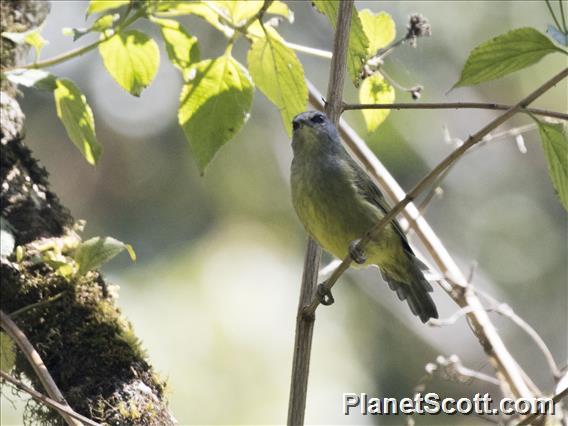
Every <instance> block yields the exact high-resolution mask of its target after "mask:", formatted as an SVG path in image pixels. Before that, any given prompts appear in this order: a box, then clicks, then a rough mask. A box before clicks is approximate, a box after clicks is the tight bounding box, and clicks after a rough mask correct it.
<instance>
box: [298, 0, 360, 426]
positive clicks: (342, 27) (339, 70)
mask: <svg viewBox="0 0 568 426" xmlns="http://www.w3.org/2000/svg"><path fill="white" fill-rule="evenodd" d="M353 3H354V0H345V1H342V2H341V3H340V5H339V11H338V15H337V23H336V26H335V28H336V31H335V36H334V40H333V52H334V54H333V58H332V60H331V69H330V74H329V82H328V90H327V100H328V103H327V104H326V106H325V109H326V113H327V115H328V117H329V118H330V119H331V120H332V121H333V122H334V123H335V124H336V125H337V123H338V121H339V117H340V115H341V104H342V99H343V84H344V81H345V71H346V66H345V64H346V61H347V44H348V41H349V30H350V27H351V16H352V13H353ZM320 258H321V249H320V248H319V246H318V245H317V244H316V243H315V242H314V241H313V240H312V239H309V241H308V246H307V248H306V256H305V260H304V273H303V276H302V287H301V290H300V302H299V305H298V314H297V317H296V336H295V341H294V358H293V363H292V379H291V383H290V400H289V405H288V422H287V424H288V426H299V425H303V424H304V416H305V410H306V397H307V387H308V376H309V370H310V357H311V347H312V337H313V328H314V322H315V315H310V316H306V315H304V314H303V307H304V306H305V305H306V303H309V301H310V299H311V298H312V297H313V295H314V294H315V288H316V284H317V278H318V276H317V275H318V269H319V262H320Z"/></svg>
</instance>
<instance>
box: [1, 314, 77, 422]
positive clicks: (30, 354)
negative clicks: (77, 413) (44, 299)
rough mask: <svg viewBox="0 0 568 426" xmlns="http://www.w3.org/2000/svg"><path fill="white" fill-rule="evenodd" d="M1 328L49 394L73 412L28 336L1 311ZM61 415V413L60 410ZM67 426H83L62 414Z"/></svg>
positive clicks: (67, 415)
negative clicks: (21, 353)
mask: <svg viewBox="0 0 568 426" xmlns="http://www.w3.org/2000/svg"><path fill="white" fill-rule="evenodd" d="M0 327H2V329H3V330H4V331H5V332H6V334H8V336H10V337H11V338H12V340H14V342H16V345H18V347H19V348H20V350H21V351H22V352H23V353H24V355H25V356H26V358H27V359H28V361H29V362H30V364H31V365H32V367H33V369H34V371H35V373H36V374H37V376H38V378H39V380H40V382H41V384H42V385H43V387H44V388H45V390H46V391H47V394H48V395H49V396H50V397H51V398H53V399H54V400H56V401H57V402H58V403H59V404H61V405H62V406H63V407H65V408H67V410H70V411H73V410H72V409H71V407H70V406H69V404H67V401H66V400H65V397H64V396H63V394H62V393H61V391H60V390H59V388H58V387H57V384H56V383H55V381H54V380H53V378H52V377H51V374H49V371H48V370H47V367H46V366H45V364H44V363H43V361H42V359H41V357H40V356H39V354H38V353H37V351H36V350H35V348H34V347H33V345H32V344H31V343H30V341H29V340H28V338H27V337H26V335H25V334H24V332H23V331H22V330H20V328H19V327H18V326H17V325H16V323H15V322H14V321H12V319H11V318H10V316H9V315H8V314H6V313H4V312H3V311H2V310H0ZM58 411H59V412H60V413H61V411H60V410H58ZM61 415H62V416H63V418H64V419H65V421H66V422H67V424H69V425H71V426H77V425H81V423H79V422H78V421H77V420H76V419H74V418H73V416H70V415H69V414H65V413H61Z"/></svg>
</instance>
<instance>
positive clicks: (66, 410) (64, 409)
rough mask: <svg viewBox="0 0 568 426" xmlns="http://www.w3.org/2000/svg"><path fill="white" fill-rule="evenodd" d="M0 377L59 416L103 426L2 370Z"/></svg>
mask: <svg viewBox="0 0 568 426" xmlns="http://www.w3.org/2000/svg"><path fill="white" fill-rule="evenodd" d="M0 377H2V379H4V380H6V381H7V382H8V383H11V384H12V385H14V386H15V387H17V388H18V389H20V390H22V391H24V392H26V393H27V394H29V395H30V396H31V397H32V398H33V399H35V400H36V401H38V402H41V403H42V404H45V405H47V406H48V407H50V408H53V409H54V410H56V411H57V412H59V414H61V415H62V416H63V417H67V416H69V417H71V418H73V419H76V420H78V421H79V423H78V424H79V425H87V426H101V424H100V423H97V422H94V421H92V420H91V419H89V418H87V417H85V416H82V415H81V414H79V413H76V412H75V411H73V410H72V409H71V408H70V407H69V406H68V405H66V404H62V403H60V402H57V401H55V400H54V399H51V398H49V397H47V396H45V395H44V394H42V393H39V392H38V391H36V390H35V389H32V388H30V387H29V386H26V385H25V384H23V383H22V382H20V381H19V380H16V379H15V378H14V377H12V376H10V375H9V374H8V373H5V372H4V371H2V370H0Z"/></svg>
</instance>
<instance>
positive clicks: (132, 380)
mask: <svg viewBox="0 0 568 426" xmlns="http://www.w3.org/2000/svg"><path fill="white" fill-rule="evenodd" d="M0 7H1V14H2V19H1V22H0V24H1V25H0V27H1V28H0V30H1V31H2V32H4V31H14V32H22V31H27V30H29V29H31V28H35V27H37V26H39V25H40V24H41V23H42V22H43V20H44V19H45V17H46V16H47V14H48V12H49V5H48V3H47V2H46V1H32V0H19V1H2V2H1V4H0ZM2 43H3V45H2V68H3V69H5V68H8V67H11V66H13V65H17V64H18V62H19V60H20V58H21V57H22V55H23V53H24V51H23V50H22V48H21V46H16V45H14V44H13V43H11V42H10V41H8V40H5V39H2ZM15 93H16V90H15V88H14V87H12V86H10V84H9V83H7V82H6V81H5V80H4V81H3V82H2V93H1V123H0V124H1V133H0V137H1V148H2V152H1V169H0V179H1V187H0V203H1V217H2V237H3V239H4V238H7V239H9V238H13V239H14V242H15V247H17V246H20V247H22V250H19V254H18V255H16V252H17V251H16V250H12V252H11V253H4V252H3V254H2V257H1V264H0V273H1V277H2V284H1V286H0V296H1V298H0V309H2V310H3V311H4V312H7V313H8V314H10V313H14V312H15V311H18V312H19V313H18V314H17V315H14V316H13V318H12V319H13V320H14V321H15V322H16V323H17V325H18V327H19V328H20V329H21V330H22V331H23V332H24V333H25V334H26V336H27V337H28V339H29V340H30V342H31V343H32V344H33V346H34V347H35V348H36V350H37V351H38V352H39V354H40V355H41V358H42V359H43V360H44V363H45V365H46V367H47V369H48V370H49V372H50V374H51V376H52V377H53V379H54V381H55V382H56V384H57V386H58V387H59V388H60V389H61V392H62V393H63V395H64V397H65V399H66V400H67V402H68V403H69V405H70V406H71V407H72V408H73V410H75V411H76V412H78V413H80V414H82V415H84V416H86V417H89V418H92V419H93V420H96V421H98V422H101V423H106V424H116V425H118V424H120V425H127V424H136V425H169V424H174V423H175V419H174V418H173V417H172V415H171V414H170V412H169V411H168V408H167V402H166V399H165V396H164V386H165V383H164V381H163V380H161V379H160V378H158V376H157V375H156V374H155V372H154V371H153V369H152V367H151V366H150V364H149V363H148V361H147V359H146V356H145V354H144V351H143V350H142V348H141V345H140V342H139V340H138V339H137V337H136V335H135V334H134V332H133V330H132V327H131V325H130V324H129V322H128V320H127V319H126V318H124V317H123V316H122V315H121V313H120V310H119V309H118V308H117V306H116V300H115V298H114V296H113V295H112V293H113V292H112V291H111V289H110V288H109V287H110V286H109V284H108V283H107V282H106V281H105V280H104V278H103V277H102V275H101V274H100V273H99V272H97V271H91V272H89V273H87V274H86V275H84V276H81V277H73V278H64V277H62V276H60V275H58V274H57V273H56V271H55V270H54V269H53V268H52V267H51V266H50V265H49V264H48V263H47V262H46V261H45V259H44V258H43V257H42V249H41V248H40V247H39V246H40V244H39V243H40V242H41V243H45V242H46V241H49V242H50V243H53V244H56V245H57V244H63V242H64V241H65V239H69V238H73V239H77V238H80V237H79V236H78V235H77V233H76V231H75V230H74V224H75V221H74V219H73V218H72V217H71V214H70V213H69V211H68V210H67V209H66V208H65V207H64V206H63V205H62V204H61V203H60V201H59V199H58V197H57V195H56V194H54V193H53V192H52V191H51V190H50V189H49V182H48V174H47V172H46V170H45V169H44V168H43V167H41V166H40V165H39V163H38V161H37V160H36V159H35V158H34V157H33V155H32V153H31V151H30V150H29V149H28V148H27V147H26V146H25V145H24V144H23V138H24V137H23V129H24V121H25V116H24V114H23V113H22V111H21V109H20V107H19V104H18V102H17V100H16V99H15ZM54 297H55V299H54ZM51 299H53V300H51ZM32 305H33V307H30V306H32ZM26 307H30V308H29V309H22V308H26ZM11 373H12V375H14V376H16V377H19V376H22V375H25V376H26V377H27V378H28V379H29V380H30V381H31V382H32V384H33V386H34V387H35V388H36V389H37V390H38V391H40V392H41V391H43V388H42V386H41V384H40V381H39V380H38V378H37V376H36V375H35V374H34V372H33V370H32V368H31V366H30V364H29V362H28V361H27V360H26V357H25V356H24V355H23V354H22V353H21V352H17V353H16V363H15V366H14V369H13V370H12V372H11ZM25 418H26V420H27V422H29V423H32V424H36V423H48V424H63V419H62V418H61V416H60V415H59V414H57V412H55V411H53V410H51V409H47V408H46V407H45V406H42V405H33V404H28V405H27V411H26V413H25Z"/></svg>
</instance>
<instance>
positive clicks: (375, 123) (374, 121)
mask: <svg viewBox="0 0 568 426" xmlns="http://www.w3.org/2000/svg"><path fill="white" fill-rule="evenodd" d="M394 99H395V91H394V88H393V87H392V86H391V85H390V84H388V83H387V82H386V81H385V79H384V78H383V76H382V75H381V74H379V73H375V74H373V75H371V76H369V77H367V78H366V79H365V80H363V83H362V84H361V87H360V88H359V102H360V103H362V104H392V103H393V102H394ZM362 112H363V117H364V118H365V123H366V124H367V130H368V131H369V133H371V132H374V131H375V130H377V129H378V127H379V126H380V125H381V123H382V122H383V121H385V119H386V118H387V116H388V115H389V113H390V110H388V109H364V110H362Z"/></svg>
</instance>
